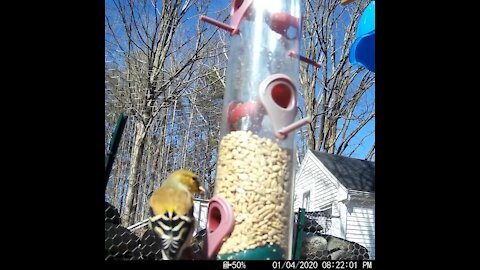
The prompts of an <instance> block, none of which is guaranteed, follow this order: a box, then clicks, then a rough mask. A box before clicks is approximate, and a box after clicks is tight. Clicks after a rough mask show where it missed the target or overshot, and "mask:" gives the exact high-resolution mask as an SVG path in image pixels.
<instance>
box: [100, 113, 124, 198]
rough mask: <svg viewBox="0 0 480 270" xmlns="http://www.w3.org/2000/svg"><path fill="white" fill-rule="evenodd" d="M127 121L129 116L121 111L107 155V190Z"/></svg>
mask: <svg viewBox="0 0 480 270" xmlns="http://www.w3.org/2000/svg"><path fill="white" fill-rule="evenodd" d="M126 123H127V116H125V115H124V114H123V113H121V114H120V117H119V118H118V121H117V125H116V126H115V129H114V130H113V134H112V138H111V139H110V145H109V147H108V148H109V149H108V152H107V156H106V157H105V191H106V190H107V184H108V178H109V177H110V172H111V170H112V166H113V161H114V160H115V155H116V154H117V149H118V146H119V145H120V139H121V138H122V133H123V129H124V128H125V124H126Z"/></svg>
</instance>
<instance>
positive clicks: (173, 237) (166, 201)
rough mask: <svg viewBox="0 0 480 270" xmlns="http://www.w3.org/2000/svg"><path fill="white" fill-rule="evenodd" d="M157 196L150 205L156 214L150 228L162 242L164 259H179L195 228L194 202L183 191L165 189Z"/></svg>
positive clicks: (151, 219) (152, 218)
mask: <svg viewBox="0 0 480 270" xmlns="http://www.w3.org/2000/svg"><path fill="white" fill-rule="evenodd" d="M157 195H158V196H155V197H152V200H151V203H150V206H151V210H152V212H153V214H154V215H153V216H152V217H151V218H150V227H151V228H152V229H153V231H154V232H155V233H156V234H157V235H158V236H159V238H160V240H161V242H162V249H163V250H162V254H163V258H164V259H178V258H179V257H180V255H181V253H182V251H183V249H184V248H185V245H186V244H189V241H190V239H191V236H192V233H193V229H194V228H195V218H194V217H193V201H192V198H191V195H190V194H189V193H188V192H185V191H182V190H175V189H165V190H163V191H162V192H161V193H159V194H157Z"/></svg>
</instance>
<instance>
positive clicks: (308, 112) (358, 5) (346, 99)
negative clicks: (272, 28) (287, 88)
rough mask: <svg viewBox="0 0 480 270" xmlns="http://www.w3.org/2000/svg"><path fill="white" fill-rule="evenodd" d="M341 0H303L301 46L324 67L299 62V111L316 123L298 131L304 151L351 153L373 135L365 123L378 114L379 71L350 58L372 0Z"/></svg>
mask: <svg viewBox="0 0 480 270" xmlns="http://www.w3.org/2000/svg"><path fill="white" fill-rule="evenodd" d="M340 2H341V1H340V0H306V1H305V5H304V17H303V25H304V37H303V40H302V42H303V44H302V45H303V47H304V50H305V54H306V57H308V58H310V59H315V61H317V62H319V63H320V64H321V67H320V68H315V67H313V66H307V65H304V64H303V65H302V66H301V74H300V82H301V84H302V88H303V93H300V95H301V98H302V100H303V104H302V103H300V104H301V105H300V106H299V110H300V114H301V115H302V117H303V116H310V117H311V118H312V122H311V123H310V124H308V125H307V126H306V127H305V128H304V129H303V131H301V132H300V136H299V137H300V138H299V139H300V149H299V152H300V155H303V154H304V153H305V151H306V149H307V148H309V149H312V150H316V151H319V150H320V151H325V152H328V153H335V154H339V155H347V156H352V155H354V153H355V151H356V150H357V149H358V148H359V146H361V145H363V144H364V137H366V136H371V135H373V132H371V131H370V132H368V131H366V128H365V127H366V126H367V125H368V123H370V122H371V121H372V120H374V118H375V108H374V105H375V103H374V90H372V89H373V88H372V86H373V85H374V82H375V74H374V73H372V72H370V71H368V70H366V69H365V68H363V67H360V66H353V65H352V64H351V63H350V62H349V59H348V55H349V51H350V47H351V45H352V43H353V41H354V39H355V33H356V29H357V24H358V21H359V19H360V16H361V15H362V12H363V10H364V9H365V7H366V6H367V5H368V3H369V1H367V0H359V1H355V2H354V3H351V4H350V5H348V6H342V5H340ZM369 90H371V91H369ZM305 133H306V134H305ZM365 133H367V134H366V135H365ZM362 136H363V137H362ZM372 151H374V148H372ZM368 155H369V156H371V155H373V153H372V154H368ZM297 158H298V159H300V157H297Z"/></svg>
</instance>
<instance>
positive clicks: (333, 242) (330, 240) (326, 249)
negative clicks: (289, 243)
mask: <svg viewBox="0 0 480 270" xmlns="http://www.w3.org/2000/svg"><path fill="white" fill-rule="evenodd" d="M295 225H296V226H295V228H297V230H296V233H295V238H294V239H295V241H297V240H298V237H299V236H298V235H297V234H298V233H302V236H301V253H300V259H301V260H368V259H370V256H369V254H368V250H367V248H365V247H364V246H362V245H360V244H358V243H355V242H353V241H349V240H346V239H343V238H340V237H336V236H333V235H330V234H329V232H330V228H331V226H332V215H331V211H330V210H326V211H316V212H306V213H305V217H304V223H303V226H302V225H301V224H300V222H299V213H298V212H296V213H295Z"/></svg>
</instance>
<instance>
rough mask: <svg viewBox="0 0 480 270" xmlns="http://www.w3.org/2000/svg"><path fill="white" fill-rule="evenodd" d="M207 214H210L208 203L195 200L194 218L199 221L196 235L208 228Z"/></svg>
mask: <svg viewBox="0 0 480 270" xmlns="http://www.w3.org/2000/svg"><path fill="white" fill-rule="evenodd" d="M207 212H208V201H203V200H198V199H194V200H193V216H194V217H195V219H196V220H197V224H196V226H197V227H196V229H195V231H194V235H195V234H196V233H197V232H198V231H200V230H203V229H205V228H206V227H207Z"/></svg>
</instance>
